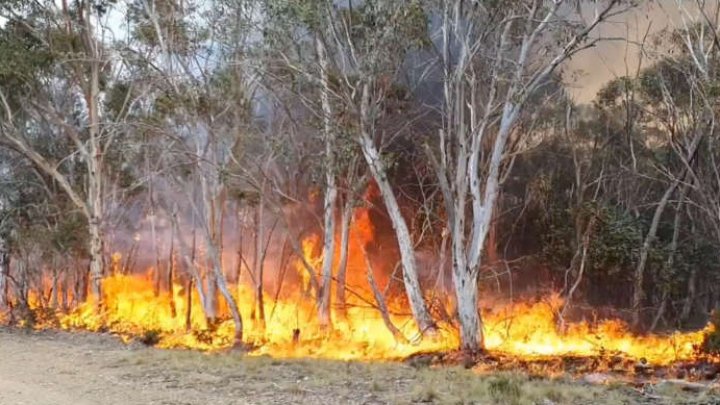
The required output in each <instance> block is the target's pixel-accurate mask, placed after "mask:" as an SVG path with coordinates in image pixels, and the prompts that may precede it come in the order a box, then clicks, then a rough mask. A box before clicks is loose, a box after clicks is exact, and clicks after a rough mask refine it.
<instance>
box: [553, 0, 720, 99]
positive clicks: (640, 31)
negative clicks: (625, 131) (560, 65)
mask: <svg viewBox="0 0 720 405" xmlns="http://www.w3.org/2000/svg"><path fill="white" fill-rule="evenodd" d="M639 3H640V4H639V6H638V7H636V8H634V9H633V10H631V11H629V12H627V13H625V14H623V15H621V16H617V17H614V18H613V19H612V21H610V22H608V23H606V24H603V25H602V26H601V27H599V30H598V33H597V34H599V35H601V36H602V37H606V38H612V37H627V38H629V40H630V42H625V41H610V40H609V41H604V42H601V43H599V44H598V45H597V46H596V47H594V48H591V49H587V50H585V51H583V52H582V53H581V54H580V55H578V56H577V57H575V58H574V59H572V60H571V61H570V62H569V63H568V65H567V66H566V72H567V73H568V74H567V75H566V80H567V82H568V87H569V91H570V93H571V95H572V96H573V98H574V99H575V101H577V102H580V103H586V102H590V101H592V99H593V98H594V97H595V94H597V92H598V90H600V88H601V87H602V86H603V85H604V84H605V83H607V82H608V81H609V80H612V79H613V78H616V77H621V76H626V75H627V74H630V75H634V74H635V72H636V71H637V67H638V62H640V61H641V59H640V52H641V44H642V42H643V38H644V37H645V36H646V34H647V41H646V44H647V45H646V46H645V48H644V49H645V50H646V51H647V52H648V54H647V55H646V56H649V57H650V58H647V57H646V58H643V62H644V63H643V64H644V65H645V66H647V65H648V63H651V62H650V60H652V59H651V58H653V57H657V56H659V54H657V53H654V52H653V51H652V49H651V48H652V46H651V45H652V38H653V36H657V35H658V34H660V33H661V32H662V31H663V30H666V29H667V30H673V29H676V28H681V27H683V19H684V20H685V21H690V20H692V19H697V18H699V13H698V9H697V6H696V4H697V3H696V2H695V1H694V0H640V2H639ZM719 5H720V1H717V0H714V1H708V2H707V9H708V11H710V7H713V8H714V7H718V6H719ZM680 10H682V12H681V11H680ZM584 11H589V10H584ZM571 76H572V77H574V81H575V83H573V79H572V78H571Z"/></svg>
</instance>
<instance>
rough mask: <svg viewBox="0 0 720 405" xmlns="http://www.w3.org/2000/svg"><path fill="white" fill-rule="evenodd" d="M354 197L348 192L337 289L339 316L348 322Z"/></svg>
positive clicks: (341, 228) (343, 212)
mask: <svg viewBox="0 0 720 405" xmlns="http://www.w3.org/2000/svg"><path fill="white" fill-rule="evenodd" d="M352 214H353V197H352V195H350V192H348V196H347V200H346V201H345V204H344V205H343V211H342V217H341V219H340V260H339V263H338V272H337V287H336V288H337V289H336V290H335V300H336V301H337V315H338V317H340V318H342V319H343V320H347V302H346V299H345V283H346V281H345V279H346V276H347V265H348V253H349V246H350V226H351V225H352Z"/></svg>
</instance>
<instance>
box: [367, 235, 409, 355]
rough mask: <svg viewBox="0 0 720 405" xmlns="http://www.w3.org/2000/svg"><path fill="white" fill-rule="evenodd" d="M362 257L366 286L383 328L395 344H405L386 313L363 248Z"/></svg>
mask: <svg viewBox="0 0 720 405" xmlns="http://www.w3.org/2000/svg"><path fill="white" fill-rule="evenodd" d="M362 253H363V257H364V258H365V267H366V268H367V280H368V284H369V285H370V289H372V292H373V296H374V297H375V303H376V304H377V306H378V311H380V315H381V316H382V319H383V323H384V324H385V327H386V328H387V329H388V330H389V331H390V333H392V335H393V338H395V342H397V343H407V342H408V340H407V338H406V337H405V335H403V334H402V331H400V329H398V328H397V326H395V324H394V323H393V322H392V319H390V311H388V308H387V304H386V303H385V298H384V297H383V294H382V292H381V291H380V289H379V288H378V286H377V283H376V282H375V276H374V275H373V272H374V270H373V267H372V263H371V262H370V257H369V256H368V254H367V250H365V247H364V246H363V248H362Z"/></svg>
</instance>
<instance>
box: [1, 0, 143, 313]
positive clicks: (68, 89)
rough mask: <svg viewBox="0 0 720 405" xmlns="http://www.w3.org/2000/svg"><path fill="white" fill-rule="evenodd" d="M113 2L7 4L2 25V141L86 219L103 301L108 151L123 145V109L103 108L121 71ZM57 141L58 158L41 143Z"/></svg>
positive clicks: (96, 290)
mask: <svg viewBox="0 0 720 405" xmlns="http://www.w3.org/2000/svg"><path fill="white" fill-rule="evenodd" d="M110 6H111V4H110V3H109V2H107V1H97V2H93V1H89V0H88V1H77V2H74V3H72V4H68V2H61V3H60V4H59V5H58V4H56V3H55V2H37V3H32V4H25V3H23V2H5V4H3V6H2V8H1V9H0V10H1V11H2V14H3V16H4V17H5V18H6V19H7V22H6V23H5V26H4V27H3V29H2V31H3V32H2V37H3V39H2V42H3V43H2V47H3V48H4V51H3V55H4V59H3V62H2V63H3V65H4V69H5V70H4V72H3V79H2V81H1V82H0V101H2V103H0V106H2V112H3V114H2V121H1V122H0V143H1V144H3V145H5V146H7V147H9V148H11V149H13V150H14V151H16V152H18V153H20V154H21V155H23V156H24V157H25V158H26V159H28V160H29V161H31V162H32V163H33V165H35V166H36V167H37V168H38V169H39V170H41V171H42V172H43V173H44V174H45V175H47V176H49V177H50V178H51V179H52V181H53V182H54V183H55V184H57V185H58V187H59V188H60V189H61V190H63V192H64V193H66V194H67V196H68V197H69V199H70V201H72V203H73V205H74V206H75V207H76V209H78V210H79V211H80V212H81V214H82V215H83V217H84V218H85V221H86V222H87V232H88V239H87V243H88V255H89V258H90V265H89V269H90V276H91V279H92V283H91V287H92V292H93V295H94V296H95V297H96V298H97V302H98V304H100V303H101V301H102V292H101V281H102V277H103V275H104V272H105V271H104V267H105V265H104V252H103V250H104V239H105V238H104V226H105V224H104V221H105V218H106V212H105V204H106V201H105V197H106V196H105V194H104V193H105V191H106V189H107V186H108V185H107V179H108V175H109V173H108V164H109V163H108V161H107V156H108V154H109V153H110V151H111V150H113V148H115V147H116V145H117V142H116V141H117V135H118V133H119V132H120V131H119V130H118V128H119V126H118V125H115V124H117V123H118V122H119V121H121V120H122V114H120V116H115V117H110V116H108V114H106V113H105V111H104V107H103V100H104V95H105V94H106V92H108V91H109V90H110V89H111V88H112V86H113V85H114V83H115V81H116V78H117V75H118V74H119V70H118V69H117V66H115V65H113V54H112V52H111V51H110V49H109V44H108V43H106V38H107V37H106V34H108V30H107V29H106V27H105V26H103V25H102V22H103V17H104V15H105V13H106V12H107V11H108V8H109V7H110ZM6 51H7V52H6ZM11 71H12V72H14V73H12V72H11ZM132 101H133V100H129V99H127V100H125V105H131V104H132ZM58 141H61V142H66V144H67V145H69V146H68V147H69V153H68V155H67V156H64V157H58V156H53V155H52V154H50V153H49V149H47V148H44V146H43V145H44V144H45V145H47V144H48V143H52V142H58ZM77 176H80V177H81V178H80V179H78V178H76V177H77Z"/></svg>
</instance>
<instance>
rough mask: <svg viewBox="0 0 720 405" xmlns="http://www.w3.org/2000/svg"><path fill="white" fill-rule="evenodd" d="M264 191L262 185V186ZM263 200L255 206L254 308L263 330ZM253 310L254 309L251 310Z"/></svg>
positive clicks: (261, 198) (261, 197)
mask: <svg viewBox="0 0 720 405" xmlns="http://www.w3.org/2000/svg"><path fill="white" fill-rule="evenodd" d="M263 192H264V187H263ZM264 222H265V202H264V198H263V196H260V201H259V203H258V206H257V211H256V218H255V259H254V263H255V278H256V280H255V309H256V310H257V313H256V319H257V321H258V326H259V327H260V328H261V330H265V296H264V283H263V279H264V278H265V252H266V250H265V246H264V244H265V232H264V230H265V227H264ZM253 312H255V311H253Z"/></svg>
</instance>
